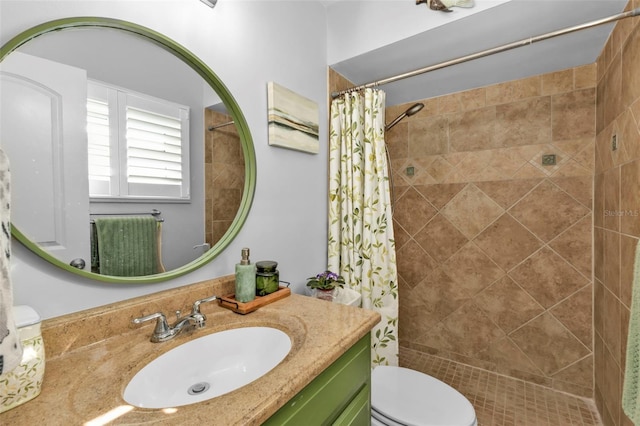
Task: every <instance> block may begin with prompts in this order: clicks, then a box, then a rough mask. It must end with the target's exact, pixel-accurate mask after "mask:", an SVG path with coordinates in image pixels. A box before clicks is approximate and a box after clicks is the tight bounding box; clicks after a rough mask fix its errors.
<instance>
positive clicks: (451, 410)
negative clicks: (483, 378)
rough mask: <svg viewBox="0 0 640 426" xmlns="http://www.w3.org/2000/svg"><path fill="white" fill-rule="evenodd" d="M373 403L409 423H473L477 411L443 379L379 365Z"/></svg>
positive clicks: (420, 425)
mask: <svg viewBox="0 0 640 426" xmlns="http://www.w3.org/2000/svg"><path fill="white" fill-rule="evenodd" d="M371 405H372V407H373V409H374V410H376V411H377V412H378V413H380V414H382V415H384V416H385V417H388V418H390V419H392V420H395V421H397V422H398V423H401V424H405V425H409V426H427V425H438V426H471V425H473V424H474V423H475V420H476V413H475V410H474V409H473V406H472V405H471V403H470V402H469V401H468V400H467V398H465V397H464V396H463V395H462V394H461V393H460V392H458V391H457V390H455V389H454V388H452V387H451V386H449V385H447V384H446V383H444V382H441V381H440V380H438V379H436V378H434V377H431V376H428V375H426V374H423V373H420V372H418V371H415V370H410V369H408V368H402V367H389V366H378V367H376V368H375V369H374V370H373V373H372V374H371Z"/></svg>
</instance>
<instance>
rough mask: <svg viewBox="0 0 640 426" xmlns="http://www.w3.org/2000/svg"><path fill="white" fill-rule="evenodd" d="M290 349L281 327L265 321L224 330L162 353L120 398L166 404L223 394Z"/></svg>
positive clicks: (251, 378)
mask: <svg viewBox="0 0 640 426" xmlns="http://www.w3.org/2000/svg"><path fill="white" fill-rule="evenodd" d="M290 350H291V339H290V338H289V336H287V334H286V333H284V332H282V331H280V330H278V329H275V328H270V327H245V328H236V329H232V330H225V331H221V332H218V333H213V334H209V335H207V336H203V337H200V338H198V339H194V340H191V341H189V342H187V343H184V344H182V345H180V346H177V347H175V348H173V349H171V350H170V351H168V352H166V353H164V354H162V355H161V356H159V357H158V358H156V359H155V360H153V361H152V362H150V363H149V364H147V365H146V366H145V367H144V368H143V369H141V370H140V371H139V372H138V373H137V374H136V375H135V376H134V377H133V379H131V381H130V382H129V384H128V385H127V387H126V388H125V390H124V400H125V401H127V403H129V404H131V405H134V406H136V407H143V408H169V407H178V406H181V405H188V404H194V403H196V402H201V401H204V400H207V399H211V398H214V397H216V396H220V395H224V394H225V393H228V392H231V391H233V390H235V389H238V388H240V387H242V386H244V385H246V384H248V383H251V382H253V381H254V380H256V379H258V378H259V377H261V376H263V375H264V374H266V373H267V372H269V371H270V370H271V369H273V368H274V367H275V366H276V365H278V364H279V363H280V361H282V360H283V359H284V357H285V356H287V354H288V353H289V351H290Z"/></svg>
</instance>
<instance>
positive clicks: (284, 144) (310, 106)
mask: <svg viewBox="0 0 640 426" xmlns="http://www.w3.org/2000/svg"><path fill="white" fill-rule="evenodd" d="M267 91H268V93H267V104H268V113H269V145H272V146H278V147H281V148H288V149H294V150H297V151H303V152H307V153H311V154H317V153H318V150H319V149H320V141H319V137H318V128H319V121H320V117H319V111H318V104H317V103H316V102H314V101H312V100H310V99H307V98H305V97H303V96H300V95H298V94H297V93H295V92H293V91H291V90H289V89H287V88H285V87H282V86H280V85H279V84H276V83H274V82H269V83H268V84H267Z"/></svg>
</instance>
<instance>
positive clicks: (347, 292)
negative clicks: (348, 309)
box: [333, 287, 362, 306]
mask: <svg viewBox="0 0 640 426" xmlns="http://www.w3.org/2000/svg"><path fill="white" fill-rule="evenodd" d="M336 290H337V293H336V295H335V296H334V297H333V302H334V303H340V304H342V305H349V306H360V300H361V299H362V295H361V294H360V293H358V292H357V291H355V290H352V289H350V288H339V287H338V288H337V289H336Z"/></svg>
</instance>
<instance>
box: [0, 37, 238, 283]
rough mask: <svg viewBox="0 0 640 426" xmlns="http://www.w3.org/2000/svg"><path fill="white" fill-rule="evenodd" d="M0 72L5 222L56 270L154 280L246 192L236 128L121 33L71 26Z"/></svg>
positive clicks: (179, 75)
mask: <svg viewBox="0 0 640 426" xmlns="http://www.w3.org/2000/svg"><path fill="white" fill-rule="evenodd" d="M0 70H1V76H0V78H1V81H0V84H1V86H0V87H1V90H2V97H1V99H2V104H1V105H0V108H1V109H0V111H2V114H1V115H0V146H1V147H2V149H3V150H5V152H7V154H8V156H9V158H10V160H11V165H12V180H13V183H12V185H13V191H12V197H13V198H12V223H13V225H14V226H15V227H16V228H18V229H19V230H20V232H21V233H22V234H24V236H26V237H27V238H28V239H29V240H31V241H33V242H36V243H37V244H38V245H39V246H40V247H41V248H42V249H44V250H46V251H47V252H48V253H49V254H51V255H52V256H54V257H55V258H56V259H58V260H60V261H61V262H63V263H65V264H71V265H72V266H74V267H76V268H79V269H82V270H85V271H87V272H88V271H91V272H95V273H101V274H104V275H112V276H141V275H142V276H144V275H153V274H157V273H162V272H165V271H171V270H174V269H177V268H181V267H183V266H184V265H185V264H189V263H190V262H193V261H194V260H195V259H197V258H199V257H200V256H202V255H203V254H205V253H207V251H208V250H209V249H210V248H211V247H212V246H214V245H215V244H216V242H218V241H219V240H220V238H221V237H222V236H223V235H224V234H225V233H226V232H227V230H228V229H229V227H230V226H232V224H233V221H234V219H235V218H236V215H237V214H238V209H239V207H240V205H241V203H242V199H243V190H244V187H245V164H244V154H243V147H242V143H241V141H240V137H239V135H238V131H237V128H236V126H235V125H233V118H232V117H231V116H230V115H229V114H228V113H227V112H226V108H225V105H224V103H223V102H222V101H221V99H220V97H219V96H218V95H217V94H216V92H215V91H214V90H213V89H212V88H211V86H209V84H208V83H207V82H206V81H205V80H204V79H203V78H201V77H200V75H198V73H196V72H195V71H194V70H193V69H192V68H191V67H190V66H189V65H187V64H186V63H184V62H182V61H181V60H180V59H178V58H177V57H175V56H174V55H173V54H172V53H170V52H168V51H166V50H165V49H164V48H162V47H160V46H158V45H156V44H154V43H152V42H151V41H149V40H146V39H144V38H142V37H139V36H138V35H136V34H133V33H129V32H127V31H121V30H118V29H113V28H91V27H89V28H73V29H66V30H64V31H55V32H49V33H47V34H44V35H42V36H39V37H37V38H34V39H32V40H30V41H29V42H28V43H25V44H24V45H22V46H20V47H19V48H18V49H17V50H15V51H14V52H12V53H10V54H9V55H8V56H7V57H6V58H5V59H4V60H3V61H2V62H1V63H0ZM226 123H232V124H231V125H223V124H226ZM118 233H120V234H124V245H122V244H123V242H122V241H121V240H122V239H121V240H120V241H118V239H117V238H116V236H117V234H118ZM138 264H144V267H143V268H140V267H139V266H136V265H138ZM114 266H116V267H114Z"/></svg>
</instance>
